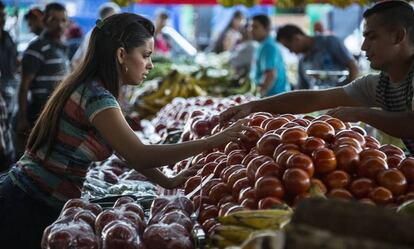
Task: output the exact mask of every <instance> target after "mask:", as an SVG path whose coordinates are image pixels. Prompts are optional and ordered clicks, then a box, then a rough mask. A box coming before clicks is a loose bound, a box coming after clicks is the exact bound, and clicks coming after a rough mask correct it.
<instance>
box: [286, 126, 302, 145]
mask: <svg viewBox="0 0 414 249" xmlns="http://www.w3.org/2000/svg"><path fill="white" fill-rule="evenodd" d="M306 138H308V133H307V132H306V131H305V129H303V128H299V127H292V128H288V129H286V130H285V131H284V132H283V133H282V142H283V143H285V144H296V145H298V146H300V145H302V144H303V143H304V142H305V140H306Z"/></svg>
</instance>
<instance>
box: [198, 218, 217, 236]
mask: <svg viewBox="0 0 414 249" xmlns="http://www.w3.org/2000/svg"><path fill="white" fill-rule="evenodd" d="M215 224H217V221H216V219H214V218H211V219H208V220H206V221H204V223H203V224H202V225H201V226H202V227H203V230H204V232H205V233H207V231H208V230H210V228H211V227H213V226H214V225H215Z"/></svg>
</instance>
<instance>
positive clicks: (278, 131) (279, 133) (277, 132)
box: [273, 127, 287, 136]
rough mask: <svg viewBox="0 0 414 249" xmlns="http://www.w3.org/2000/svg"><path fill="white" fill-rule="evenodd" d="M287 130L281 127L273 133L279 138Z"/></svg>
mask: <svg viewBox="0 0 414 249" xmlns="http://www.w3.org/2000/svg"><path fill="white" fill-rule="evenodd" d="M285 130H287V128H284V127H280V128H279V129H277V130H274V131H273V133H274V134H277V135H279V136H281V135H282V133H283V132H284V131H285Z"/></svg>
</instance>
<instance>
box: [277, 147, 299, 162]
mask: <svg viewBox="0 0 414 249" xmlns="http://www.w3.org/2000/svg"><path fill="white" fill-rule="evenodd" d="M285 150H295V151H298V152H299V151H300V147H299V146H297V145H296V144H279V145H278V146H277V147H276V149H275V152H274V153H273V160H275V161H276V159H277V157H278V156H279V155H280V153H282V152H283V151H285Z"/></svg>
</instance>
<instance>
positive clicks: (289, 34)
mask: <svg viewBox="0 0 414 249" xmlns="http://www.w3.org/2000/svg"><path fill="white" fill-rule="evenodd" d="M295 35H305V32H303V31H302V29H300V28H299V27H298V26H296V25H293V24H287V25H285V26H282V27H280V28H279V29H278V30H277V35H276V39H277V40H278V41H281V40H287V41H291V40H292V38H293V36H295Z"/></svg>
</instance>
